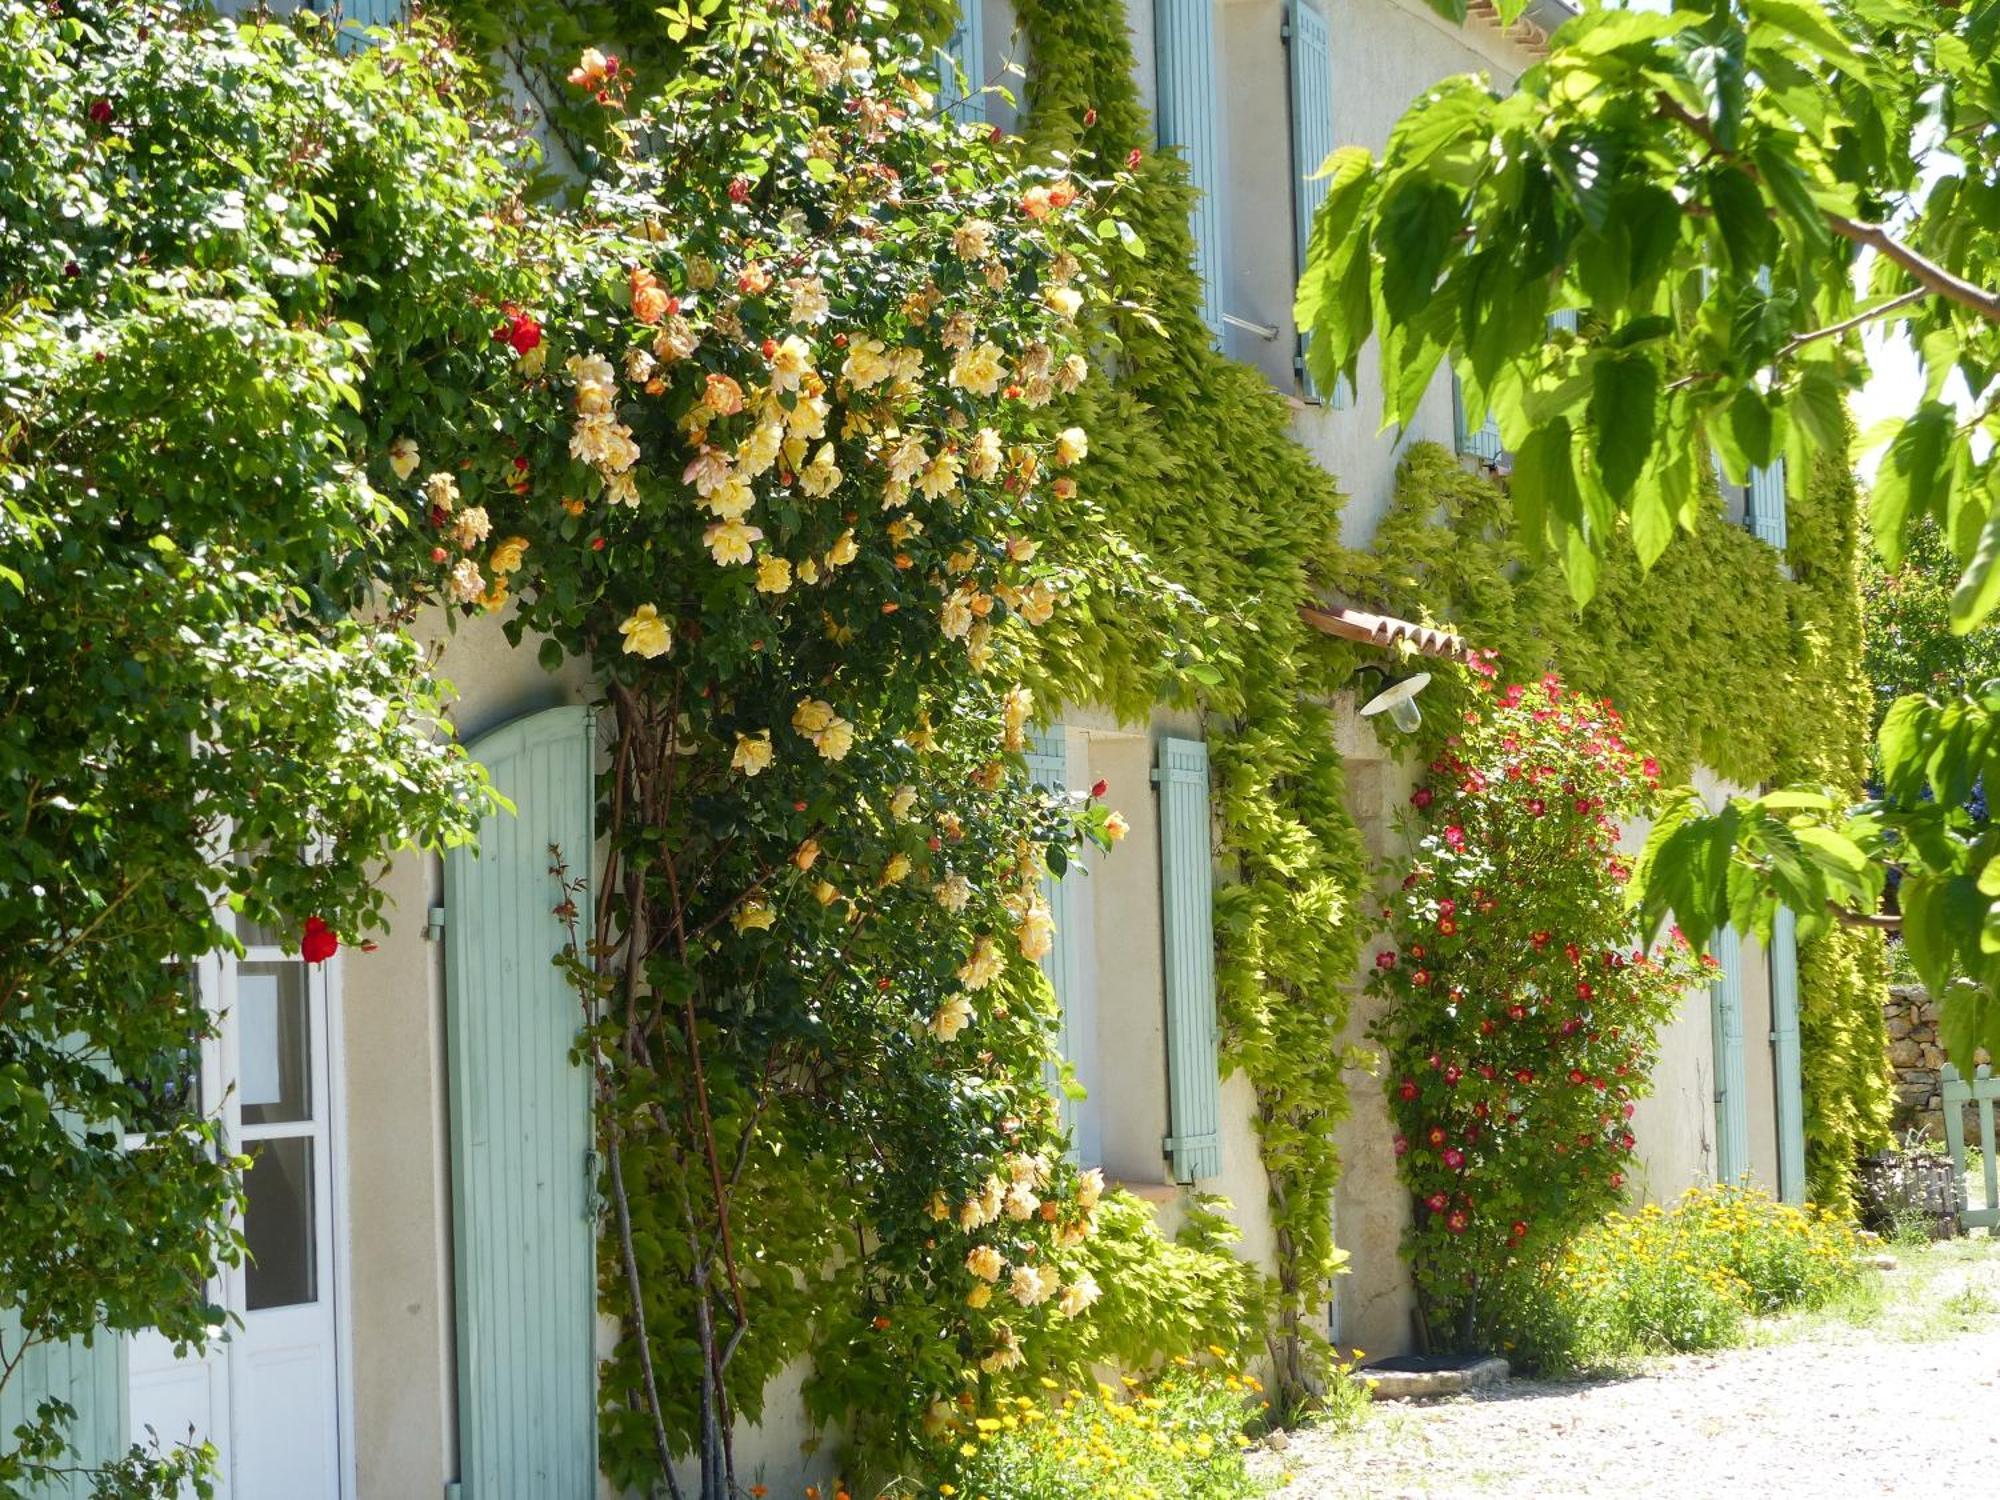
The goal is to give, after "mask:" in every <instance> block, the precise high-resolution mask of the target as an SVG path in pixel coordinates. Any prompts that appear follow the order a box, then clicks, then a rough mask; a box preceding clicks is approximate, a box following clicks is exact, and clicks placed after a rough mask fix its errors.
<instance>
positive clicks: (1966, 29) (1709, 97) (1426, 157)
mask: <svg viewBox="0 0 2000 1500" xmlns="http://www.w3.org/2000/svg"><path fill="white" fill-rule="evenodd" d="M1501 8H1502V11H1503V12H1504V13H1507V14H1510V15H1511V14H1512V13H1515V12H1518V11H1519V9H1520V6H1519V5H1518V4H1508V5H1503V6H1502V7H1501ZM1439 9H1440V10H1441V11H1442V12H1443V13H1445V14H1447V15H1452V14H1454V13H1455V11H1456V10H1457V9H1458V7H1455V6H1448V5H1440V6H1439ZM1995 16H1996V11H1995V9H1994V7H1993V5H1992V4H1991V3H1985V4H1974V5H1967V6H1962V7H1955V8H1945V9H1939V8H1934V7H1926V6H1922V5H1916V4H1908V3H1903V0H1890V3H1887V4H1852V3H1848V0H1802V3H1799V0H1771V3H1764V0H1755V3H1751V4H1749V5H1747V6H1739V5H1732V4H1728V3H1725V0H1694V3H1690V4H1685V5H1678V6H1676V7H1675V8H1674V9H1673V10H1672V11H1671V12H1670V13H1662V12H1659V11H1639V10H1625V9H1591V10H1587V11H1586V12H1585V13H1584V14H1582V15H1580V16H1578V17H1576V18H1575V19H1573V20H1571V21H1569V22H1567V23H1566V24H1564V25H1563V26H1562V27H1561V28H1559V29H1558V31H1557V32H1556V34H1555V35H1554V36H1553V37H1552V38H1551V41H1550V50H1549V55H1548V56H1547V57H1546V58H1545V59H1543V60H1542V61H1541V62H1539V63H1537V64H1536V65H1535V66H1534V67H1532V68H1530V69H1528V70H1527V71H1526V72H1525V73H1524V74H1523V75H1522V76H1521V78H1520V79H1519V81H1518V83H1517V85H1516V86H1515V87H1514V88H1513V89H1512V90H1511V91H1509V92H1504V93H1503V92H1501V91H1499V90H1497V89H1494V88H1491V87H1489V86H1488V85H1486V84H1485V83H1484V82H1483V81H1480V80H1476V79H1470V78H1467V79H1455V80H1449V81H1447V82H1446V83H1444V84H1442V85H1440V86H1438V87H1436V88H1434V89H1432V90H1431V91H1430V92H1428V93H1427V94H1426V95H1425V96H1424V97H1423V98H1421V99H1419V100H1418V101H1417V102H1416V103H1415V104H1413V105H1412V106H1411V108H1410V110H1409V111H1408V113H1407V114H1406V115H1405V116H1404V118H1403V119H1402V121H1401V122H1400V123H1399V124H1398V125H1397V127H1396V128H1395V130H1394V131H1393V132H1392V133H1391V135H1390V139H1389V144H1388V147H1387V149H1386V151H1385V152H1384V153H1383V155H1382V157H1381V158H1380V160H1379V161H1378V160H1376V159H1374V158H1373V157H1371V156H1370V155H1369V154H1368V153H1367V152H1365V151H1358V150H1355V149H1353V148H1349V150H1348V151H1346V152H1344V153H1342V155H1341V156H1340V157H1338V158H1337V164H1336V173H1335V182H1336V184H1337V186H1336V189H1335V191H1334V192H1333V193H1332V194H1331V195H1330V196H1329V199H1328V202H1327V205H1326V207H1325V208H1324V209H1323V210H1322V211H1321V216H1320V219H1319V221H1318V223H1317V224H1316V225H1315V229H1314V237H1313V243H1312V252H1311V256H1310V263H1309V265H1308V267H1307V270H1306V273H1305V275H1304V277H1303V278H1302V281H1301V284H1300V287H1299V294H1298V313H1299V319H1300V322H1301V324H1302V325H1304V326H1308V327H1310V328H1311V329H1312V333H1313V338H1312V343H1311V346H1310V349H1311V355H1310V357H1311V359H1312V360H1313V363H1314V370H1313V373H1314V376H1315V378H1316V379H1319V380H1320V381H1322V383H1324V382H1327V381H1330V380H1332V379H1333V377H1334V375H1335V374H1336V372H1340V371H1345V372H1346V373H1348V374H1349V375H1352V373H1353V371H1354V368H1355V359H1356V356H1357V354H1358V353H1359V351H1360V349H1361V347H1362V345H1363V344H1364V343H1366V342H1367V341H1368V340H1369V339H1370V338H1379V341H1380V345H1381V352H1382V361H1383V388H1384V408H1383V417H1384V419H1385V421H1387V422H1394V423H1404V422H1407V421H1409V420H1410V418H1411V416H1412V415H1413V414H1414V411H1415V408H1416V403H1417V401H1418V400H1419V399H1420V398H1421V396H1422V394H1423V390H1424V388H1425V386H1426V385H1427V384H1428V381H1429V375H1430V372H1431V370H1432V369H1433V368H1434V367H1435V366H1436V365H1437V364H1438V363H1439V362H1440V361H1441V360H1442V361H1448V362H1449V363H1450V364H1451V365H1452V366H1453V367H1454V368H1456V369H1457V370H1458V372H1459V374H1460V375H1461V376H1462V377H1463V379H1464V381H1465V388H1466V392H1467V397H1468V407H1469V408H1470V409H1471V410H1472V411H1473V412H1474V414H1475V415H1479V414H1484V413H1488V412H1490V413H1491V414H1492V415H1493V416H1494V417H1495V418H1496V419H1497V421H1498V423H1499V427H1500V431H1501V434H1502V436H1503V437H1504V438H1505V439H1506V442H1507V444H1508V446H1509V447H1510V448H1512V449H1514V450H1515V451H1517V452H1521V453H1523V454H1527V455H1532V456H1533V457H1534V461H1533V462H1531V463H1527V464H1524V465H1523V466H1522V467H1521V468H1520V469H1519V470H1517V472H1516V476H1515V482H1516V487H1517V490H1518V491H1519V492H1520V494H1521V498H1522V512H1523V515H1524V516H1525V517H1529V518H1532V522H1533V524H1531V525H1530V526H1528V527H1527V528H1525V530H1524V535H1523V540H1524V542H1526V543H1527V544H1528V546H1529V547H1530V549H1531V550H1533V551H1535V552H1536V553H1537V554H1539V553H1540V552H1541V551H1542V550H1543V549H1546V550H1548V551H1549V552H1552V553H1553V554H1554V555H1555V556H1556V557H1557V558H1558V559H1559V560H1560V561H1561V564H1562V566H1563V567H1564V568H1565V570H1566V571H1567V572H1568V573H1569V575H1570V581H1571V584H1572V586H1573V588H1574V590H1575V592H1576V595H1577V597H1578V599H1579V600H1584V599H1588V598H1590V597H1591V596H1592V595H1593V593H1594V592H1596V591H1597V590H1598V589H1601V588H1602V587H1603V584H1602V582H1601V581H1599V580H1597V579H1596V578H1595V576H1594V575H1595V573H1596V570H1597V568H1598V566H1599V565H1600V564H1601V563H1602V562H1603V560H1604V559H1605V558H1606V557H1608V556H1609V555H1610V554H1611V553H1612V552H1613V551H1615V550H1620V549H1622V548H1623V547H1624V546H1625V545H1626V543H1625V541H1624V540H1623V539H1622V538H1621V531H1622V528H1621V527H1620V526H1619V525H1618V524H1617V521H1618V518H1619V517H1621V516H1624V517H1629V518H1630V520H1631V523H1632V525H1631V531H1630V540H1631V542H1632V543H1633V544H1636V545H1637V547H1638V548H1639V552H1640V556H1641V558H1642V560H1643V561H1645V562H1647V563H1649V564H1650V562H1651V561H1652V560H1653V559H1654V557H1656V556H1658V555H1659V548H1660V547H1661V545H1662V544H1663V538H1664V536H1665V535H1666V533H1667V531H1668V528H1669V527H1670V526H1671V525H1673V524H1678V525H1679V526H1680V527H1681V528H1682V529H1684V530H1693V529H1694V528H1695V524H1696V522H1697V520H1698V519H1699V509H1698V507H1697V506H1696V505H1695V504H1694V500H1695V487H1694V485H1693V483H1692V480H1693V471H1694V466H1695V465H1696V463H1697V462H1698V461H1699V459H1700V456H1701V455H1703V454H1705V453H1706V452H1707V451H1708V450H1709V449H1711V448H1713V449H1714V450H1715V451H1716V452H1717V453H1718V454H1719V455H1720V458H1721V460H1722V463H1723V465H1724V467H1725V468H1726V470H1727V472H1728V473H1729V476H1730V477H1731V479H1732V480H1734V481H1736V482H1738V483H1741V482H1742V481H1743V479H1744V477H1745V475H1746V474H1747V473H1748V471H1749V470H1750V469H1751V468H1752V467H1755V466H1760V465H1765V464H1769V463H1771V462H1772V461H1774V460H1775V459H1777V458H1779V457H1781V456H1784V457H1787V458H1788V459H1789V467H1790V473H1791V475H1792V493H1793V495H1794V497H1798V496H1800V495H1801V494H1802V493H1803V490H1804V487H1805V484H1806V482H1807V479H1808V476H1809V474H1810V472H1811V460H1812V459H1813V458H1814V457H1815V456H1823V455H1828V454H1835V455H1837V454H1838V452H1839V450H1840V449H1841V448H1842V447H1843V446H1844V444H1843V440H1842V437H1841V427H1842V423H1841V422H1840V420H1839V402H1840V395H1841V393H1842V392H1843V391H1845V390H1848V389H1851V388H1852V387H1854V386H1856V385H1858V384H1859V383H1860V381H1861V380H1862V379H1863V378H1865V375H1866V372H1867V367H1866V362H1865V358H1864V354H1863V350H1862V346H1861V339H1860V333H1861V330H1862V329H1863V328H1864V327H1871V326H1872V327H1874V328H1875V329H1877V330H1879V331H1881V332H1883V333H1886V334H1890V335H1893V336H1900V337H1902V338H1905V339H1907V340H1908V341H1909V343H1910V344H1911V345H1912V346H1913V347H1915V348H1917V349H1918V350H1920V351H1921V358H1922V369H1923V373H1924V376H1925V382H1926V391H1925V395H1924V398H1923V400H1922V401H1921V402H1920V403H1919V404H1918V405H1917V406H1916V408H1915V409H1914V410H1913V411H1911V412H1910V413H1909V414H1908V416H1907V418H1906V419H1902V420H1899V421H1897V422H1895V423H1893V424H1891V425H1890V427H1889V429H1888V430H1887V431H1886V432H1885V433H1884V434H1883V436H1885V437H1887V438H1888V439H1889V440H1890V441H1889V447H1888V453H1887V456H1886V458H1885V459H1884V462H1883V465H1882V469H1881V473H1880V475H1879V477H1878V479H1877V482H1876V485H1875V490H1874V496H1873V501H1874V522H1875V531H1876V536H1877V539H1878V541H1879V542H1880V544H1881V546H1882V549H1883V551H1884V554H1885V556H1887V558H1888V560H1889V561H1890V563H1891V564H1892V565H1893V564H1894V563H1896V562H1897V561H1898V560H1899V559H1900V556H1901V553H1902V549H1903V546H1904V544H1905V541H1906V539H1907V537H1908V536H1909V535H1910V534H1911V532H1912V530H1913V528H1914V527H1916V525H1917V524H1918V523H1919V522H1920V521H1923V520H1926V519H1928V520H1929V521H1931V522H1934V523H1935V524H1936V525H1937V526H1938V527H1939V528H1940V530H1941V533H1942V535H1943V536H1944V538H1945V540H1946V542H1947V544H1948V545H1949V547H1950V550H1951V552H1952V554H1953V555H1954V556H1955V557H1956V559H1957V561H1958V563H1959V565H1960V566H1961V567H1962V568H1963V569H1964V574H1963V582H1962V584H1961V586H1960V587H1959V589H1958V590H1957V592H1956V594H1955V595H1954V599H1953V602H1952V606H1951V611H1950V620H1951V627H1952V629H1953V630H1954V631H1957V632H1960V633H1963V632H1964V631H1966V630H1968V629H1971V628H1972V627H1974V626H1976V625H1977V624H1978V623H1979V621H1980V620H1981V619H1983V618H1984V617H1985V615H1986V614H1987V613H1988V612H1989V611H1991V610H1992V609H1993V608H1994V606H1995V604H1996V602H2000V582H1996V581H1995V580H1996V576H2000V570H1996V568H1995V567H1994V563H1995V561H1996V559H2000V543H1996V541H1995V540H1994V538H1996V537H2000V528H1996V527H1993V526H1991V525H1989V524H1988V523H1989V518H1990V517H1991V516H1992V515H1994V514H1996V513H2000V503H1996V501H2000V465H1996V462H1995V460H1994V458H1993V456H1992V453H1991V451H1990V449H1991V438H1992V437H1993V435H1994V432H1995V426H1994V424H1995V423H1996V421H2000V416H1996V410H1995V402H1994V395H1995V392H1996V389H2000V387H1996V377H1995V375H1994V370H1995V368H1996V354H2000V289H1996V283H2000V170H1997V169H1996V168H1995V165H1994V161H1993V157H1992V153H1991V152H1985V151H1980V150H1978V149H1972V150H1965V149H1962V148H1961V147H1960V146H1959V145H1958V144H1956V143H1959V142H1973V141H1984V140H1986V139H1987V138H1989V137H1990V136H1991V134H1992V132H1993V130H1994V128H1995V124H1996V110H2000V92H1996V90H1995V88H1994V86H1993V81H1992V78H1991V76H1990V72H1989V70H1988V69H1987V68H1986V65H1985V62H1984V58H1985V57H1986V56H1987V54H1988V53H1990V51H1991V48H1992V45H1993V34H1994V30H1995V27H1996V20H1995ZM1864 251H1867V252H1872V257H1873V258H1872V260H1871V261H1869V262H1868V263H1867V264H1866V265H1865V266H1864V265H1863V263H1862V261H1861V256H1862V254H1863V252H1864ZM1857 272H1861V273H1863V274H1862V275H1861V276H1860V277H1859V279H1858V278H1857ZM1863 283H1865V284H1863ZM1556 309H1575V310H1577V311H1578V312H1579V313H1580V314H1581V318H1580V323H1579V328H1580V334H1581V336H1580V337H1578V338H1576V339H1572V340H1560V341H1550V340H1549V339H1547V338H1546V337H1545V336H1544V334H1543V318H1544V316H1545V315H1546V314H1547V313H1548V312H1550V311H1552V310H1556ZM1954 376H1955V377H1958V378H1960V379H1962V380H1963V382H1964V385H1965V388H1966V390H1967V391H1968V393H1969V402H1967V403H1966V404H1964V405H1962V406H1960V407H1954V406H1953V405H1951V404H1949V403H1948V402H1947V401H1946V400H1945V399H1943V392H1944V388H1945V386H1946V383H1947V382H1948V380H1950V379H1951V378H1952V377H1954Z"/></svg>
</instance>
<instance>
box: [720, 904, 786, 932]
mask: <svg viewBox="0 0 2000 1500" xmlns="http://www.w3.org/2000/svg"><path fill="white" fill-rule="evenodd" d="M777 920H778V917H777V913H775V912H774V911H772V910H771V908H770V907H768V906H766V905H765V904H764V903H763V902H761V901H755V900H751V901H745V902H744V903H743V904H742V905H741V906H739V907H737V908H736V910H735V912H734V913H733V914H732V915H731V916H730V918H729V925H730V926H732V927H734V928H735V929H736V930H737V931H738V932H764V931H767V930H768V929H769V928H770V926H771V924H772V923H774V922H776V921H777Z"/></svg>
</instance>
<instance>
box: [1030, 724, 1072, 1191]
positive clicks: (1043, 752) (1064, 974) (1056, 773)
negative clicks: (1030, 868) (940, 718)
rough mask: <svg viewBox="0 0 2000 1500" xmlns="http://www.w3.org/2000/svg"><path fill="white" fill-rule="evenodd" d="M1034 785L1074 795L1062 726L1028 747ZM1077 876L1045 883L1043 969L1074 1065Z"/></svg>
mask: <svg viewBox="0 0 2000 1500" xmlns="http://www.w3.org/2000/svg"><path fill="white" fill-rule="evenodd" d="M1028 780H1029V781H1030V782H1031V783H1032V784H1033V785H1035V786H1039V787H1046V788H1047V789H1048V790H1050V791H1052V792H1055V793H1057V794H1059V795H1060V794H1064V793H1067V792H1068V790H1069V756H1068V752H1067V750H1066V749H1065V747H1064V735H1063V730H1062V726H1061V725H1054V726H1052V727H1050V728H1048V729H1038V730H1036V731H1035V732H1034V735H1033V736H1032V738H1031V739H1030V740H1029V744H1028ZM1075 884H1076V877H1075V876H1074V875H1071V876H1069V877H1067V878H1064V879H1060V880H1058V879H1056V878H1055V877H1054V876H1044V877H1043V879H1042V899H1043V900H1044V901H1046V902H1047V903H1048V907H1049V912H1050V914H1051V915H1052V916H1053V917H1054V918H1055V923H1056V939H1055V946H1054V947H1052V948H1050V949H1049V951H1048V952H1047V953H1045V954H1043V955H1042V959H1041V969H1042V972H1043V973H1044V974H1046V975H1047V976H1048V980H1049V988H1050V989H1052V990H1054V991H1055V995H1056V1005H1057V1008H1058V1012H1059V1015H1060V1018H1061V1030H1060V1032H1059V1033H1058V1035H1057V1038H1056V1046H1057V1049H1058V1051H1060V1052H1061V1054H1062V1056H1063V1057H1064V1058H1065V1059H1067V1060H1068V1061H1069V1062H1071V1063H1074V1062H1075V1061H1076V1058H1077V1041H1078V1038H1077V1036H1076V1029H1077V1025H1078V1022H1079V1019H1080V1018H1079V1017H1078V1015H1077V993H1078V983H1077V964H1078V962H1079V960H1080V958H1081V955H1080V954H1079V953H1078V952H1077V941H1076V934H1075V932H1074V930H1073V929H1074V923H1073V922H1072V921H1071V917H1070V892H1071V891H1072V890H1073V889H1074V888H1075ZM1058 1082H1059V1080H1058V1078H1057V1076H1056V1075H1055V1074H1054V1073H1053V1072H1051V1073H1050V1075H1049V1086H1050V1088H1051V1089H1052V1090H1056V1102H1057V1104H1058V1105H1059V1106H1060V1107H1061V1110H1062V1122H1063V1128H1064V1129H1066V1130H1068V1131H1070V1132H1071V1136H1072V1138H1071V1144H1070V1153H1071V1155H1072V1156H1075V1155H1076V1153H1077V1149H1078V1146H1079V1145H1080V1142H1079V1141H1077V1139H1076V1138H1075V1132H1076V1130H1077V1124H1078V1121H1077V1108H1076V1102H1075V1101H1074V1100H1072V1099H1070V1098H1068V1097H1066V1096H1065V1095H1063V1094H1062V1093H1061V1092H1060V1090H1057V1089H1056V1086H1057V1083H1058Z"/></svg>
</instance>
